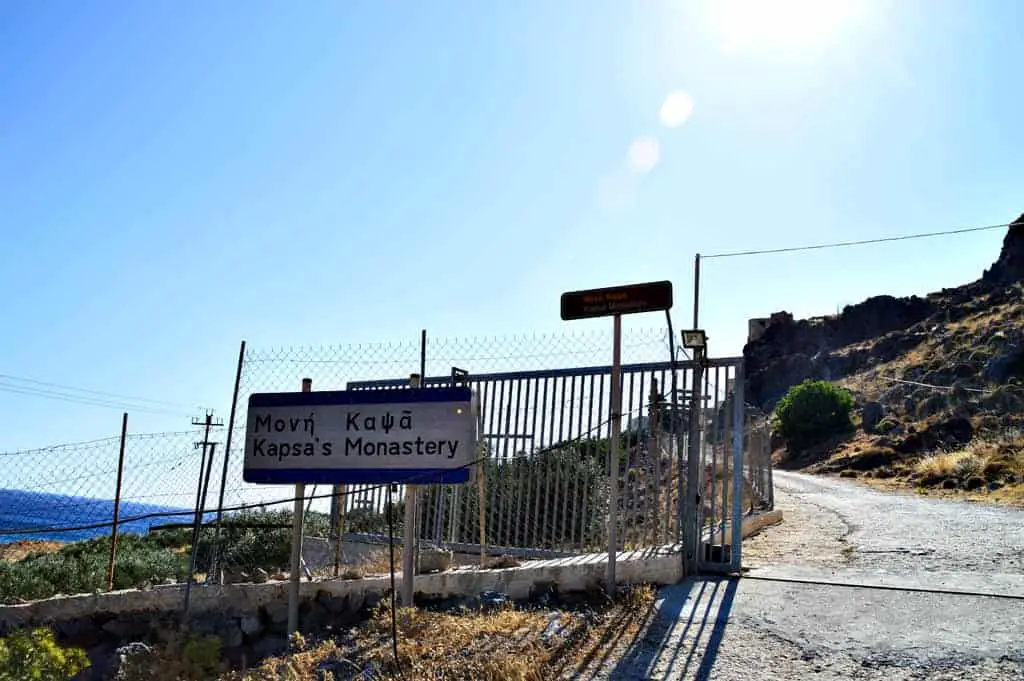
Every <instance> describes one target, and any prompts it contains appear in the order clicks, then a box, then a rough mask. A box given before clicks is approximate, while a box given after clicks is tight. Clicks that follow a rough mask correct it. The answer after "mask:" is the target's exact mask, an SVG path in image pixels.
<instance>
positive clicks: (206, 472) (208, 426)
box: [185, 410, 224, 612]
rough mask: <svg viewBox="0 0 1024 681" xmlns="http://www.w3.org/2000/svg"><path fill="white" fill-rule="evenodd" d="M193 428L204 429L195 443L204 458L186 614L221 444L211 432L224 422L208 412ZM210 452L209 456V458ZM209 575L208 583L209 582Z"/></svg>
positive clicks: (200, 463) (197, 497) (198, 490)
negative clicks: (214, 459) (217, 448)
mask: <svg viewBox="0 0 1024 681" xmlns="http://www.w3.org/2000/svg"><path fill="white" fill-rule="evenodd" d="M192 425H193V426H202V427H203V439H202V441H200V442H196V443H195V448H196V449H202V457H201V458H200V460H199V481H198V482H197V483H196V511H195V516H194V519H193V521H192V556H191V558H190V560H189V568H188V581H187V582H185V612H188V608H189V601H190V600H191V596H192V581H193V579H194V577H195V572H196V558H197V554H198V551H199V530H200V528H201V527H202V523H203V516H204V515H205V511H206V495H207V493H208V492H209V489H210V473H211V472H212V471H213V455H214V452H215V451H216V447H217V445H218V444H220V443H219V442H212V441H211V440H210V431H211V430H212V429H213V428H221V427H223V426H224V421H222V420H221V419H216V420H215V419H214V418H213V411H212V410H207V412H206V416H204V417H203V418H202V419H198V418H193V419H192ZM207 452H209V456H207ZM209 577H210V576H209V575H208V576H207V581H209Z"/></svg>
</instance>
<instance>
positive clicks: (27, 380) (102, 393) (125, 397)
mask: <svg viewBox="0 0 1024 681" xmlns="http://www.w3.org/2000/svg"><path fill="white" fill-rule="evenodd" d="M0 379H3V380H5V381H15V382H17V383H31V384H33V385H41V386H45V387H47V388H59V389H61V390H62V391H68V390H71V391H74V392H80V393H87V394H89V395H98V396H100V397H107V398H109V397H112V398H116V399H120V400H128V401H130V402H146V403H148V404H155V405H160V406H164V407H175V408H179V407H183V408H188V405H185V404H182V403H180V402H167V401H165V400H153V399H150V398H148V397H134V396H132V395H123V394H120V393H111V392H105V391H103V390H92V389H90V388H78V387H76V386H73V385H65V384H62V383H50V382H49V381H40V380H37V379H34V378H25V377H23V376H12V375H11V374H0Z"/></svg>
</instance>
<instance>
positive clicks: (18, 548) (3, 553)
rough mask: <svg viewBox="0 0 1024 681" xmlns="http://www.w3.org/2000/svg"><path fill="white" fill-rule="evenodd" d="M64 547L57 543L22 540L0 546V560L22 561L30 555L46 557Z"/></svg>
mask: <svg viewBox="0 0 1024 681" xmlns="http://www.w3.org/2000/svg"><path fill="white" fill-rule="evenodd" d="M62 546H64V544H63V543H62V542H57V541H36V540H32V539H22V540H19V541H15V542H11V543H9V544H0V560H10V561H15V560H23V559H25V558H28V557H29V556H31V555H47V554H51V553H56V552H57V551H59V550H60V549H61V547H62Z"/></svg>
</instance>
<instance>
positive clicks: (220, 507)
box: [207, 340, 245, 581]
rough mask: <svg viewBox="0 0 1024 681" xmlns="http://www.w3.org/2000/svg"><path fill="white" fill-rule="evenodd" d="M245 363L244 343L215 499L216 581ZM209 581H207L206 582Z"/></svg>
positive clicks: (213, 568)
mask: <svg viewBox="0 0 1024 681" xmlns="http://www.w3.org/2000/svg"><path fill="white" fill-rule="evenodd" d="M244 363H245V341H244V340H243V341H242V343H241V345H240V346H239V348H238V367H237V368H236V369H235V392H234V393H232V395H231V414H230V415H229V416H228V435H227V440H226V441H225V443H224V467H223V468H222V469H221V472H220V494H219V495H218V499H217V521H216V530H215V531H214V539H213V558H212V559H211V560H210V574H211V575H212V576H213V578H214V580H216V579H217V569H218V565H217V563H218V562H219V561H220V527H221V521H222V520H223V519H224V492H225V488H226V487H227V484H228V462H229V461H230V460H231V434H232V433H233V432H234V430H235V409H236V408H237V407H238V388H239V386H240V385H241V383H242V365H243V364H244ZM207 581H209V580H207Z"/></svg>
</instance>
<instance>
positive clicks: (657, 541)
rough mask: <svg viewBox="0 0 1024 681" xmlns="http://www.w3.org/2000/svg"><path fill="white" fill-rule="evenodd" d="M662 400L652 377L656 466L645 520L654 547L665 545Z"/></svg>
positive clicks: (653, 441) (652, 418)
mask: <svg viewBox="0 0 1024 681" xmlns="http://www.w3.org/2000/svg"><path fill="white" fill-rule="evenodd" d="M660 398H661V395H659V394H658V379H657V378H655V377H653V376H652V377H651V403H650V413H651V423H650V429H651V435H650V437H651V452H652V453H653V459H654V461H653V462H652V463H653V464H654V487H653V492H654V495H653V496H654V499H653V501H652V503H651V509H650V510H651V515H650V518H646V517H645V518H644V523H645V524H646V523H647V522H650V525H649V528H650V529H649V530H648V531H649V532H651V533H652V534H653V540H654V543H653V545H654V546H660V545H661V544H663V543H664V542H663V541H662V539H663V537H662V534H661V494H660V492H661V484H662V481H661V448H660V447H659V443H658V428H659V427H660V424H659V423H658V416H659V414H658V411H659V409H660V408H661V404H660V402H661V399H660ZM645 510H646V509H645ZM644 515H645V516H646V515H647V514H646V513H645V514H644Z"/></svg>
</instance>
